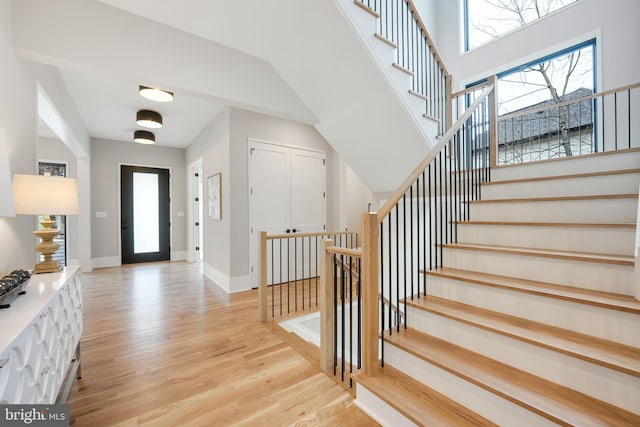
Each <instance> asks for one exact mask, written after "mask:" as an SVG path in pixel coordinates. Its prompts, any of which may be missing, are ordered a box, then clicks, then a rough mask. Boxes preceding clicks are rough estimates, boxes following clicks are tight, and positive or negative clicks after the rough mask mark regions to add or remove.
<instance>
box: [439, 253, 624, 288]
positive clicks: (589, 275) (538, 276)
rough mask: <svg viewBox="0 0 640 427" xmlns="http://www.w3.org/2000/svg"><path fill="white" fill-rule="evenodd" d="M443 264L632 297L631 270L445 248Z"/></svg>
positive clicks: (611, 266)
mask: <svg viewBox="0 0 640 427" xmlns="http://www.w3.org/2000/svg"><path fill="white" fill-rule="evenodd" d="M443 260H444V265H445V266H446V267H450V268H457V269H460V270H470V271H477V272H480V273H489V274H500V275H503V276H510V277H516V278H521V279H531V278H535V280H538V281H541V282H547V283H557V284H562V285H567V286H573V287H577V288H582V289H592V290H599V291H605V292H615V293H618V294H623V295H634V292H635V287H634V284H635V271H634V268H633V267H630V266H624V265H617V264H605V263H597V262H584V261H574V260H570V259H557V258H546V257H538V256H527V255H514V254H503V253H497V252H486V251H481V250H473V251H472V250H459V249H453V248H445V249H444V255H443Z"/></svg>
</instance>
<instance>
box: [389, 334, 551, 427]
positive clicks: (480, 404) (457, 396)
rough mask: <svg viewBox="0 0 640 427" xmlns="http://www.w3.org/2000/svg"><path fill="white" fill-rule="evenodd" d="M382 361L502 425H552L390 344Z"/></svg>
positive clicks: (548, 421) (546, 420) (544, 419)
mask: <svg viewBox="0 0 640 427" xmlns="http://www.w3.org/2000/svg"><path fill="white" fill-rule="evenodd" d="M384 355H385V364H389V365H390V366H393V367H394V368H396V369H398V370H400V371H402V372H403V373H404V374H406V375H408V376H410V377H412V378H414V379H415V380H417V381H420V382H421V383H423V384H425V385H426V386H428V387H431V388H433V389H434V390H436V391H438V392H439V393H441V394H443V395H445V396H447V397H449V398H450V399H453V400H455V401H457V402H459V403H460V404H461V405H463V406H466V407H467V408H469V409H470V410H472V411H474V412H475V413H477V414H479V415H481V416H483V417H485V418H487V419H489V420H490V421H493V422H494V423H497V424H499V425H504V426H516V425H517V426H536V427H537V426H555V425H556V424H554V423H552V422H551V421H550V420H548V419H546V418H544V417H541V416H539V415H536V414H534V413H533V412H531V411H528V410H526V409H525V408H523V407H521V406H519V405H517V404H515V403H513V402H510V401H508V400H506V399H503V398H502V397H500V396H498V395H496V394H494V393H492V392H490V391H488V390H485V389H484V388H482V387H479V386H477V385H475V384H472V383H470V382H468V381H465V380H463V379H461V378H460V377H458V376H456V375H453V374H451V373H449V372H447V371H445V370H443V369H440V368H439V367H437V366H435V365H432V364H430V363H427V362H425V361H424V360H422V359H419V358H417V357H415V356H413V355H411V354H409V353H407V352H405V351H403V350H401V349H399V348H397V347H395V346H393V345H389V344H385V347H384Z"/></svg>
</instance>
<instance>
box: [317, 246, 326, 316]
mask: <svg viewBox="0 0 640 427" xmlns="http://www.w3.org/2000/svg"><path fill="white" fill-rule="evenodd" d="M322 250H324V246H323V249H322ZM317 306H318V236H316V307H317Z"/></svg>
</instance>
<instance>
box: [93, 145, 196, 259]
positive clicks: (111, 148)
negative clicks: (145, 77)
mask: <svg viewBox="0 0 640 427" xmlns="http://www.w3.org/2000/svg"><path fill="white" fill-rule="evenodd" d="M91 153H92V157H91V195H92V198H91V212H92V215H93V218H92V227H91V235H92V243H93V245H92V256H93V264H94V267H107V266H113V265H120V262H121V260H120V188H119V183H120V164H128V165H139V166H151V167H163V168H170V169H171V179H170V197H171V257H172V259H185V258H186V233H187V229H186V199H185V197H186V194H185V193H186V188H187V187H186V181H185V177H186V173H185V151H184V150H183V149H181V148H168V147H158V146H153V145H143V144H136V143H134V142H119V141H106V140H102V139H93V140H92V142H91ZM96 212H106V214H107V217H106V218H96V217H95V213H96ZM180 212H182V213H184V214H185V215H184V216H178V214H179V213H180Z"/></svg>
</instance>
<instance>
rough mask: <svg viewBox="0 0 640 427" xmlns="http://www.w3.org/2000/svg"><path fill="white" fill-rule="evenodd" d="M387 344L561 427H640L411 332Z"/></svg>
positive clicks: (623, 415) (610, 409)
mask: <svg viewBox="0 0 640 427" xmlns="http://www.w3.org/2000/svg"><path fill="white" fill-rule="evenodd" d="M384 340H385V343H386V344H389V345H393V346H395V347H397V348H399V349H401V350H403V351H405V352H407V353H409V354H411V355H413V356H415V357H417V358H419V359H421V360H423V361H424V362H426V363H429V364H431V365H433V366H436V367H438V368H440V369H442V370H444V371H446V372H448V373H449V374H452V375H455V376H457V377H459V378H461V379H463V380H465V381H467V382H469V383H471V384H474V385H476V386H478V387H481V388H483V389H485V390H487V391H489V392H491V393H493V394H495V395H497V396H500V397H502V398H503V399H505V400H508V401H510V402H512V403H514V404H516V405H519V406H521V407H523V408H525V409H527V410H529V411H531V412H534V413H536V414H538V415H541V416H543V417H545V418H547V419H549V420H551V421H553V422H556V423H559V424H562V425H616V426H638V425H640V415H637V414H633V413H631V412H629V411H626V410H624V409H621V408H617V407H615V406H613V405H610V404H608V403H605V402H603V401H601V400H598V399H595V398H592V397H590V396H587V395H585V394H583V393H580V392H577V391H575V390H571V389H569V388H567V387H564V386H561V385H558V384H556V383H553V382H551V381H548V380H544V379H542V378H540V377H537V376H535V375H532V374H529V373H527V372H524V371H521V370H519V369H516V368H514V367H512V366H509V365H505V364H503V363H500V362H498V361H496V360H493V359H490V358H488V357H485V356H482V355H480V354H478V353H475V352H472V351H469V350H467V349H465V348H463V347H460V346H457V345H455V344H451V343H448V342H446V341H444V340H441V339H439V338H436V337H433V336H429V335H427V334H423V333H421V332H419V331H416V330H413V329H411V328H407V329H406V330H402V331H401V332H400V333H395V334H394V335H392V336H385V339H384Z"/></svg>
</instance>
